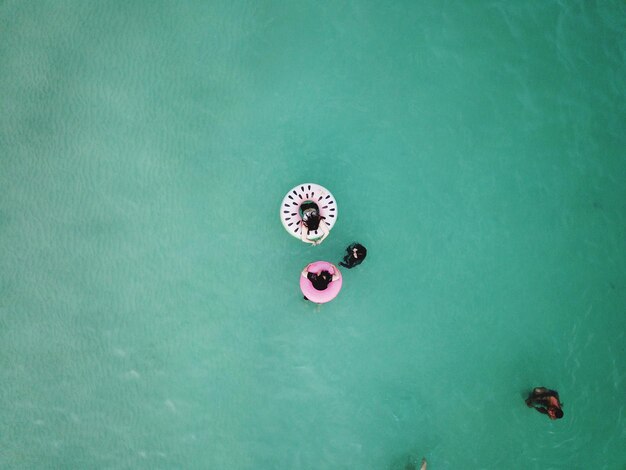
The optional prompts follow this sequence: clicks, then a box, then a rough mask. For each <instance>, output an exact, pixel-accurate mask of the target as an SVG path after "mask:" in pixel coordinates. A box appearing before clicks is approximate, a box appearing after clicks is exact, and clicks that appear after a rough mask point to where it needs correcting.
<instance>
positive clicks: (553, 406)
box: [526, 387, 563, 419]
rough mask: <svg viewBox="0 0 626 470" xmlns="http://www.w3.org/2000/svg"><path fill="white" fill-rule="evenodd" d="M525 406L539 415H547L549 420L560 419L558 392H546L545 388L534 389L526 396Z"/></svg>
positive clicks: (561, 412)
mask: <svg viewBox="0 0 626 470" xmlns="http://www.w3.org/2000/svg"><path fill="white" fill-rule="evenodd" d="M526 405H527V406H528V407H529V408H535V409H536V410H537V411H538V412H539V413H543V414H544V415H548V417H549V418H550V419H561V418H562V417H563V410H562V409H561V406H562V404H561V402H560V401H559V392H557V391H555V390H548V389H547V388H545V387H536V388H534V389H533V391H532V392H531V393H530V395H528V398H527V399H526Z"/></svg>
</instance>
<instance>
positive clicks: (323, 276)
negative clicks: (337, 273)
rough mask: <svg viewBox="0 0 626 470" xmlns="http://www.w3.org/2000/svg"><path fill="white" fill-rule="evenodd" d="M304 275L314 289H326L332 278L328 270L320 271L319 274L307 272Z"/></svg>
mask: <svg viewBox="0 0 626 470" xmlns="http://www.w3.org/2000/svg"><path fill="white" fill-rule="evenodd" d="M306 277H307V279H308V280H309V281H311V284H313V287H314V288H315V290H326V288H327V287H328V284H330V283H331V281H332V280H333V276H332V274H330V273H329V272H328V271H322V272H321V273H319V274H315V273H308V274H307V275H306Z"/></svg>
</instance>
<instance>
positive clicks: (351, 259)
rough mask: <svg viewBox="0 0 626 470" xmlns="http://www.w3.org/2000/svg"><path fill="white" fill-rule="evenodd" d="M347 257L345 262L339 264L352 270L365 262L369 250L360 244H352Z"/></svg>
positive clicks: (347, 249)
mask: <svg viewBox="0 0 626 470" xmlns="http://www.w3.org/2000/svg"><path fill="white" fill-rule="evenodd" d="M346 252H347V253H346V255H345V256H344V257H343V261H342V262H340V263H339V265H340V266H343V267H344V268H348V269H352V268H354V267H355V266H358V265H359V264H361V263H362V262H363V260H364V259H365V257H366V256H367V248H365V247H364V246H363V245H361V244H360V243H352V244H351V245H350V246H349V247H348V248H346Z"/></svg>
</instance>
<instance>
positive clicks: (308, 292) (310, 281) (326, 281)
mask: <svg viewBox="0 0 626 470" xmlns="http://www.w3.org/2000/svg"><path fill="white" fill-rule="evenodd" d="M341 284H342V278H341V273H340V272H339V269H337V267H336V266H335V265H333V264H331V263H329V262H327V261H316V262H314V263H311V264H309V265H307V266H306V267H305V268H304V269H303V270H302V273H301V276H300V289H301V290H302V293H303V294H304V299H305V300H310V301H311V302H315V303H318V304H323V303H326V302H330V301H331V300H332V299H334V298H335V297H336V296H337V294H338V293H339V291H340V290H341Z"/></svg>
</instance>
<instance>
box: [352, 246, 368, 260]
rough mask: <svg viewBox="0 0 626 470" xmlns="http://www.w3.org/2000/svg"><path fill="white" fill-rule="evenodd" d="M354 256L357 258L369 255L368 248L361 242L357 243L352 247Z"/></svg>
mask: <svg viewBox="0 0 626 470" xmlns="http://www.w3.org/2000/svg"><path fill="white" fill-rule="evenodd" d="M352 256H353V257H354V258H355V259H363V258H365V257H366V256H367V249H366V248H365V247H364V246H363V245H361V244H360V243H357V244H356V245H354V246H353V247H352Z"/></svg>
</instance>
